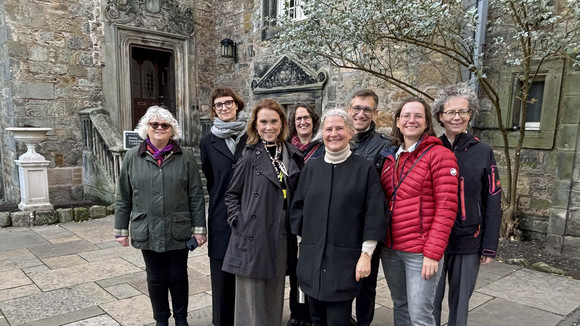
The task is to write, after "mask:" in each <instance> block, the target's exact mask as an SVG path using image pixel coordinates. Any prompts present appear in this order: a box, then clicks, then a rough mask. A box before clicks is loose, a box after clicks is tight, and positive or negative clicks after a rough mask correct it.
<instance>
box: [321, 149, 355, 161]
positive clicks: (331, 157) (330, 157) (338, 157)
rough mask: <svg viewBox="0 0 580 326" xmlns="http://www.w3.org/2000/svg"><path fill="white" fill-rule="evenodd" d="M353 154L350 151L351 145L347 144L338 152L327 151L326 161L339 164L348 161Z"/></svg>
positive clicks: (325, 154)
mask: <svg viewBox="0 0 580 326" xmlns="http://www.w3.org/2000/svg"><path fill="white" fill-rule="evenodd" d="M350 154H352V152H351V151H350V146H346V147H345V148H344V149H342V150H340V151H338V152H331V151H328V150H327V151H325V153H324V162H326V163H332V164H338V163H342V162H344V161H346V159H347V158H348V157H349V156H350Z"/></svg>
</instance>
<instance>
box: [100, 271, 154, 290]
mask: <svg viewBox="0 0 580 326" xmlns="http://www.w3.org/2000/svg"><path fill="white" fill-rule="evenodd" d="M146 278H147V274H146V273H145V271H139V272H136V273H127V274H124V275H120V276H115V277H111V278H106V279H102V280H98V281H95V283H97V284H98V285H100V286H102V287H103V288H107V287H110V286H114V285H119V284H123V283H130V282H134V281H135V280H146Z"/></svg>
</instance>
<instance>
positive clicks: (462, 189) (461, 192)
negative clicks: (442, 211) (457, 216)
mask: <svg viewBox="0 0 580 326" xmlns="http://www.w3.org/2000/svg"><path fill="white" fill-rule="evenodd" d="M459 200H460V202H461V220H462V221H465V219H467V214H466V213H465V179H464V178H463V177H459Z"/></svg>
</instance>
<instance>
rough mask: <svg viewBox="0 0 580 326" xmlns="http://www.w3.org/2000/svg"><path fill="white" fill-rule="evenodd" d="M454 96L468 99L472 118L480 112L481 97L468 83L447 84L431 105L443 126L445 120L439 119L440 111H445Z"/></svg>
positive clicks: (436, 117)
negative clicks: (479, 97) (478, 96)
mask: <svg viewBox="0 0 580 326" xmlns="http://www.w3.org/2000/svg"><path fill="white" fill-rule="evenodd" d="M452 97H461V98H464V99H466V100H467V103H468V104H467V108H468V109H469V110H471V119H473V117H475V116H476V115H477V114H478V113H479V99H478V98H477V94H475V91H474V90H473V89H472V88H470V87H469V86H468V85H467V83H457V84H454V85H450V86H447V87H445V88H444V89H442V90H440V91H439V92H438V93H437V97H436V98H435V101H433V105H432V106H431V109H432V112H433V115H434V116H435V119H436V120H437V122H439V124H440V125H441V126H443V122H441V120H440V119H439V112H443V110H444V109H445V105H446V104H447V101H449V99H450V98H452ZM471 119H470V120H471Z"/></svg>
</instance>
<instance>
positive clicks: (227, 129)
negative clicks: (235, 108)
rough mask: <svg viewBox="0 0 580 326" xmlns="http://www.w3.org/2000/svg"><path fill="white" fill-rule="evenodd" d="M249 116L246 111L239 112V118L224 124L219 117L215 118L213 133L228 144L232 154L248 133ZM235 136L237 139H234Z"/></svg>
mask: <svg viewBox="0 0 580 326" xmlns="http://www.w3.org/2000/svg"><path fill="white" fill-rule="evenodd" d="M247 123H248V115H247V114H246V112H244V111H240V112H238V118H237V119H236V120H235V121H232V122H223V121H221V120H220V119H219V118H218V117H215V118H213V126H211V133H212V134H214V135H215V136H216V137H218V138H221V139H223V140H224V141H225V142H226V145H227V146H228V148H229V150H230V152H232V154H234V153H235V151H236V145H237V144H238V143H239V142H240V139H241V138H242V136H243V135H244V134H245V133H246V125H247ZM234 136H235V137H234Z"/></svg>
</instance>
